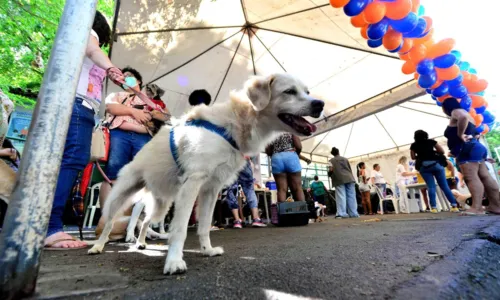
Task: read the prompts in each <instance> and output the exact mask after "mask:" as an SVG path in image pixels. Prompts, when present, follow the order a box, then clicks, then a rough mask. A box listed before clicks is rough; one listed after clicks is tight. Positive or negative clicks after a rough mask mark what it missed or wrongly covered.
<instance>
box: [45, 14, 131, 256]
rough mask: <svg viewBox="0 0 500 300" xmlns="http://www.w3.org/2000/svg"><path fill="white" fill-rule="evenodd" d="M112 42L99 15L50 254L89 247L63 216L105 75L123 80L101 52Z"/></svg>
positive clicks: (85, 154)
mask: <svg viewBox="0 0 500 300" xmlns="http://www.w3.org/2000/svg"><path fill="white" fill-rule="evenodd" d="M110 40H111V29H110V27H109V25H108V22H107V21H106V18H105V17H104V16H103V15H102V14H101V13H100V12H99V11H97V12H96V15H95V17H94V23H93V24H92V30H91V31H90V37H89V41H88V44H87V48H86V50H85V57H84V60H83V65H82V69H81V72H80V78H79V81H78V86H77V89H76V98H75V103H74V105H73V113H72V115H71V120H70V124H69V128H68V135H67V137H66V144H65V146H64V154H63V158H62V161H61V168H60V172H59V177H58V180H57V186H56V191H55V195H54V202H53V205H52V212H51V215H50V220H49V228H48V231H47V237H46V239H45V242H44V245H45V249H48V250H51V249H55V250H62V249H78V248H84V247H86V246H87V245H86V243H84V242H82V241H77V240H75V239H74V238H73V237H72V236H71V235H69V234H67V233H65V232H64V231H63V222H62V216H63V212H64V206H65V203H66V200H67V199H68V198H69V195H70V193H71V190H72V188H73V184H74V183H75V180H76V177H77V176H78V173H80V172H81V171H83V169H84V168H85V166H86V165H87V163H88V162H89V159H90V144H91V141H92V130H93V128H94V115H95V114H97V113H98V108H99V106H100V103H101V90H102V82H103V80H104V78H105V77H106V75H107V76H108V77H109V78H110V79H111V80H112V81H113V82H118V81H122V80H123V74H122V72H121V71H120V69H118V68H116V67H115V66H114V65H113V64H112V63H111V61H110V60H109V58H108V56H107V55H106V54H105V53H104V52H103V51H102V50H101V47H103V46H106V45H107V44H109V42H110Z"/></svg>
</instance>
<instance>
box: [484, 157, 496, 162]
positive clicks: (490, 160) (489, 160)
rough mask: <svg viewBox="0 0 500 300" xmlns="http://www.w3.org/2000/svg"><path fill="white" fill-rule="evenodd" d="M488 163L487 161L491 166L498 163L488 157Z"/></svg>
mask: <svg viewBox="0 0 500 300" xmlns="http://www.w3.org/2000/svg"><path fill="white" fill-rule="evenodd" d="M486 161H487V162H489V163H490V164H494V163H496V161H495V160H494V159H493V158H491V157H488V158H487V159H486Z"/></svg>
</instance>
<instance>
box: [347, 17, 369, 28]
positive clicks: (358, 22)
mask: <svg viewBox="0 0 500 300" xmlns="http://www.w3.org/2000/svg"><path fill="white" fill-rule="evenodd" d="M351 24H352V26H354V27H356V28H361V27H363V26H365V25H366V22H365V20H364V19H363V16H362V15H361V14H359V15H357V16H355V17H352V18H351Z"/></svg>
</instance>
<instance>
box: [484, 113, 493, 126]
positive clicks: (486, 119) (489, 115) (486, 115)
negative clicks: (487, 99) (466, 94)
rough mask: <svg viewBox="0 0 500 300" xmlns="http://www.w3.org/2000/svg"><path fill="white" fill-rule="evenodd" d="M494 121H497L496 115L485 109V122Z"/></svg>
mask: <svg viewBox="0 0 500 300" xmlns="http://www.w3.org/2000/svg"><path fill="white" fill-rule="evenodd" d="M494 121H495V116H494V115H493V114H492V113H491V112H490V111H489V110H485V111H484V112H483V123H486V124H488V123H491V122H494Z"/></svg>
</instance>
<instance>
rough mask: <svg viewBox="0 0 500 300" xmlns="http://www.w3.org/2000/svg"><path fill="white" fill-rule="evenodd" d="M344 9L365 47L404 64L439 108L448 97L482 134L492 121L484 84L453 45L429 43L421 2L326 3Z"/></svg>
mask: <svg viewBox="0 0 500 300" xmlns="http://www.w3.org/2000/svg"><path fill="white" fill-rule="evenodd" d="M330 4H331V5H332V6H333V7H335V8H343V9H344V13H345V14H346V15H347V16H349V17H351V24H352V25H353V26H354V27H357V28H360V29H361V35H362V36H363V38H365V39H366V40H367V43H368V46H369V47H371V48H378V47H380V46H382V45H383V46H384V47H385V49H387V51H389V52H391V53H398V54H399V57H400V58H401V59H402V60H403V61H404V64H403V67H402V72H403V73H404V74H407V75H410V74H414V78H415V79H416V80H417V81H418V86H419V87H421V88H423V89H425V90H426V92H427V93H428V94H430V95H432V99H434V100H435V101H436V104H437V105H438V106H441V105H442V102H443V101H444V100H445V99H446V98H449V97H454V98H457V99H458V100H459V101H460V106H461V107H462V108H463V109H465V110H467V111H468V112H469V114H470V115H471V116H472V117H473V118H474V120H475V125H476V127H477V132H478V133H481V134H486V133H488V131H489V130H490V128H492V127H493V124H494V122H495V117H494V116H493V115H492V114H491V113H490V112H489V111H488V110H487V107H488V103H487V102H486V100H485V99H484V97H483V96H484V90H485V89H486V88H487V86H488V82H487V81H486V80H484V79H480V78H479V77H478V75H477V71H476V70H475V69H474V68H471V66H470V64H469V63H468V62H467V61H464V60H462V54H461V53H460V51H458V50H456V49H453V48H454V47H455V40H454V39H451V38H449V39H444V40H441V41H439V42H436V41H434V39H433V34H434V28H433V27H432V19H431V18H430V17H428V16H425V8H424V6H423V5H420V0H330Z"/></svg>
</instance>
